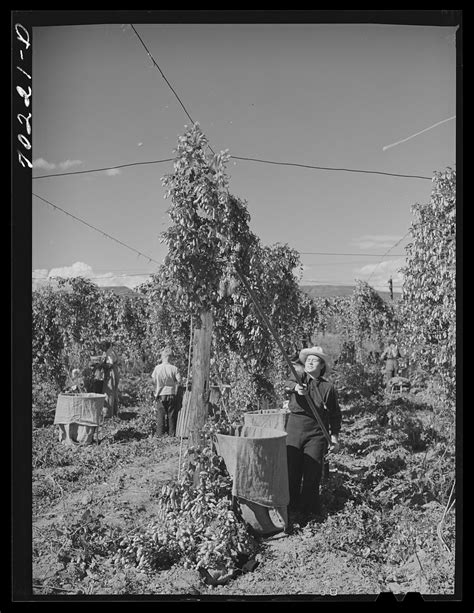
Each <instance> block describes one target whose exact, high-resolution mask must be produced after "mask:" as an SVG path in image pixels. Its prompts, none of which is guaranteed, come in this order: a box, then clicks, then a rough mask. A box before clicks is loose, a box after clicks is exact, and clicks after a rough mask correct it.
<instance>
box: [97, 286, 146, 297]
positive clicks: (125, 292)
mask: <svg viewBox="0 0 474 613" xmlns="http://www.w3.org/2000/svg"><path fill="white" fill-rule="evenodd" d="M99 289H101V290H102V291H104V292H107V291H109V292H113V293H114V294H117V296H135V294H136V293H137V292H135V291H134V290H133V289H130V288H129V287H126V286H125V285H109V286H108V285H101V286H99Z"/></svg>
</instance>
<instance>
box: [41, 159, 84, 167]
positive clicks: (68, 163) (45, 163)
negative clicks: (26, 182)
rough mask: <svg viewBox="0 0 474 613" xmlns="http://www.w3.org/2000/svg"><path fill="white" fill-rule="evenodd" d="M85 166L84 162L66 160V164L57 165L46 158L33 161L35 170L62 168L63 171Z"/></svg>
mask: <svg viewBox="0 0 474 613" xmlns="http://www.w3.org/2000/svg"><path fill="white" fill-rule="evenodd" d="M81 164H83V162H82V160H64V162H59V163H58V164H56V163H55V162H48V160H45V159H44V158H38V159H36V160H34V161H33V168H43V169H44V170H54V169H55V168H60V169H61V170H67V169H68V168H73V167H74V166H80V165H81Z"/></svg>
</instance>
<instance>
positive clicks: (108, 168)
mask: <svg viewBox="0 0 474 613" xmlns="http://www.w3.org/2000/svg"><path fill="white" fill-rule="evenodd" d="M173 159H174V158H166V159H164V160H151V161H149V162H131V163H129V164H117V165H116V166H108V167H107V168H91V169H90V170H72V171H71V172H55V173H51V174H48V175H36V177H31V178H32V179H46V178H48V177H65V176H67V175H83V174H87V173H89V172H104V171H107V170H116V169H117V168H128V167H129V166H142V165H146V164H161V163H162V162H172V161H173Z"/></svg>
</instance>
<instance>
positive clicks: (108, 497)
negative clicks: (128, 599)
mask: <svg viewBox="0 0 474 613" xmlns="http://www.w3.org/2000/svg"><path fill="white" fill-rule="evenodd" d="M144 411H145V410H144V409H141V408H137V409H133V411H132V412H131V413H130V414H129V415H128V416H127V418H126V419H125V415H126V414H125V413H124V414H123V415H122V416H120V417H119V418H115V419H114V420H110V421H109V423H108V424H107V426H106V428H104V430H103V433H102V437H103V438H102V440H101V444H100V445H99V446H96V445H91V446H88V447H87V448H86V447H82V448H81V447H78V448H69V449H68V448H65V447H64V446H63V445H59V444H58V443H57V439H56V437H55V434H54V427H53V426H51V427H48V428H42V429H41V431H39V432H37V433H36V434H37V438H36V452H35V453H34V457H36V458H38V459H37V462H36V464H37V465H36V466H35V468H34V480H33V495H34V506H33V577H34V593H35V594H55V595H57V594H61V595H64V596H67V595H68V594H74V595H77V594H84V595H95V594H109V595H124V596H129V595H131V594H141V595H145V594H151V595H155V594H156V595H183V596H186V595H189V596H190V597H198V596H203V597H207V596H212V597H213V598H217V599H223V600H225V599H226V598H229V597H232V596H236V597H238V596H252V595H255V596H267V597H268V598H269V599H271V597H272V596H277V597H284V596H287V597H291V596H295V597H300V596H302V595H307V596H308V597H310V596H313V597H314V598H319V597H322V596H324V597H325V598H326V597H327V598H331V597H335V596H338V595H354V596H361V595H370V596H373V599H375V598H376V597H377V596H378V595H379V594H380V593H382V592H390V591H391V592H393V593H394V594H398V595H402V594H405V593H406V592H408V591H420V592H422V593H423V592H426V589H427V586H426V585H425V584H424V583H423V576H422V574H421V573H420V568H419V566H418V565H417V564H416V561H411V562H410V563H411V564H412V566H411V567H409V565H408V563H407V564H406V565H405V568H404V572H403V573H400V572H399V573H398V576H396V575H394V576H392V577H390V576H389V575H384V576H381V575H380V574H377V573H376V572H375V571H374V568H373V566H371V565H370V564H366V565H364V563H363V560H362V563H361V558H360V557H359V556H357V555H354V554H350V553H348V552H347V551H343V550H342V549H337V548H334V549H333V550H329V551H328V549H327V547H323V544H324V539H325V526H326V524H325V522H324V521H323V522H320V523H318V522H309V523H308V524H306V525H301V526H295V528H294V529H293V530H291V531H290V533H289V534H279V535H276V536H275V537H272V538H268V539H262V540H261V542H260V547H259V551H258V554H257V555H256V557H255V560H254V568H252V570H250V571H248V572H244V571H241V572H240V573H239V574H238V575H237V576H236V577H235V578H233V579H232V580H230V581H229V582H228V583H226V584H225V585H219V586H210V585H205V584H204V583H203V581H202V579H201V576H200V574H199V572H198V571H196V570H192V569H186V568H183V567H181V566H179V565H175V566H173V567H172V568H170V569H168V570H162V571H158V572H156V573H154V574H152V575H144V574H143V573H140V572H137V571H135V569H128V570H124V569H120V568H116V567H114V566H113V564H112V562H111V561H110V560H107V559H104V561H103V562H102V563H101V565H100V567H98V568H95V569H92V570H91V569H87V571H85V572H84V573H80V572H78V571H77V568H76V567H75V566H74V564H73V562H74V559H71V558H68V559H67V560H66V561H65V560H64V559H62V558H61V552H62V551H64V549H66V548H67V547H69V546H70V540H68V539H70V538H72V537H71V534H72V533H73V530H72V528H70V529H69V532H68V533H67V535H66V532H65V530H64V526H66V525H69V526H71V525H72V526H74V525H75V524H74V521H73V520H75V521H76V522H77V525H78V526H79V525H80V521H81V519H83V518H84V513H90V512H93V513H94V514H96V515H99V516H100V517H101V522H102V524H101V525H106V526H107V529H108V530H109V532H110V533H112V531H113V530H114V528H117V529H120V531H121V532H120V533H121V534H123V533H124V532H125V531H127V530H129V531H132V530H134V529H136V528H137V527H139V526H143V527H145V526H147V525H148V524H149V523H150V522H153V521H156V520H157V499H156V496H155V494H156V492H157V490H158V489H159V488H160V486H161V485H162V484H164V483H165V482H167V481H169V480H175V479H177V478H178V467H179V465H180V457H181V454H182V453H183V448H184V446H185V445H186V441H185V440H181V441H180V439H178V438H174V437H161V438H158V437H156V436H154V434H153V432H152V430H151V428H150V424H149V422H148V421H147V418H146V416H145V414H144ZM131 417H133V418H131ZM137 419H138V420H141V421H140V423H139V425H136V423H137ZM41 454H43V455H41ZM355 455H356V454H348V453H347V452H344V450H342V451H341V455H340V462H344V457H346V461H347V462H348V463H349V464H350V466H351V470H352V472H353V473H354V474H356V473H357V471H358V470H360V469H361V468H362V467H363V466H364V458H360V457H355ZM332 470H334V467H333V468H332ZM97 538H98V537H97ZM76 566H77V565H76Z"/></svg>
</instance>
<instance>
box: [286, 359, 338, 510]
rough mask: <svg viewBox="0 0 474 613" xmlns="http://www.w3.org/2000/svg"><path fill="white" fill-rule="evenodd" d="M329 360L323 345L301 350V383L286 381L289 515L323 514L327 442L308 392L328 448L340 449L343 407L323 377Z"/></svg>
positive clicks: (294, 379) (333, 450)
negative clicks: (324, 431)
mask: <svg viewBox="0 0 474 613" xmlns="http://www.w3.org/2000/svg"><path fill="white" fill-rule="evenodd" d="M327 360H328V356H327V355H326V354H325V353H324V351H323V349H322V348H321V347H310V348H305V349H302V350H301V351H300V353H299V361H300V363H301V364H302V366H303V369H304V371H303V373H302V374H301V375H300V373H299V372H298V375H299V377H300V380H301V383H299V382H298V381H297V380H296V378H295V377H294V375H291V376H290V377H289V378H288V379H287V381H286V382H285V391H286V393H287V394H289V395H290V399H289V403H288V408H289V410H290V411H291V412H290V416H289V418H288V424H287V439H286V450H287V459H288V481H289V490H290V504H289V513H290V518H291V515H292V514H299V513H302V514H303V515H304V516H305V517H306V516H308V515H317V516H320V515H321V504H320V497H319V489H320V483H321V477H322V472H323V464H324V456H325V455H326V452H327V451H328V441H327V440H326V437H325V436H324V434H323V431H322V429H321V426H320V425H319V423H318V421H317V419H316V417H315V416H314V413H313V411H312V410H311V407H310V405H309V403H308V401H307V399H306V397H307V396H308V395H309V396H311V399H312V400H313V402H314V404H315V405H316V408H317V411H318V414H319V416H320V417H321V421H322V423H323V424H324V426H325V427H326V430H327V431H328V432H329V434H330V438H331V445H330V446H329V450H330V451H331V452H337V451H338V449H339V442H338V435H339V431H340V429H341V410H340V407H339V402H338V398H337V393H336V389H335V387H334V385H333V384H332V383H331V382H330V381H328V379H326V378H325V377H324V374H325V372H326V364H327Z"/></svg>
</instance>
